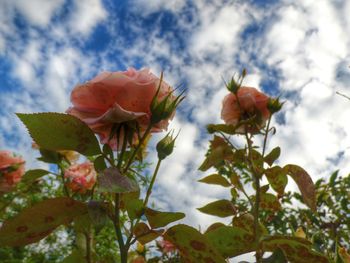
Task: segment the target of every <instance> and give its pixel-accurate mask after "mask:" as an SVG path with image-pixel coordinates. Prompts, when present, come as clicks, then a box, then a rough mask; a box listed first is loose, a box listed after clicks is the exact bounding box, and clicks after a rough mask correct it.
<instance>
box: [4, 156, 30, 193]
mask: <svg viewBox="0 0 350 263" xmlns="http://www.w3.org/2000/svg"><path fill="white" fill-rule="evenodd" d="M24 163H25V161H24V160H23V159H22V157H20V156H14V155H13V154H12V153H11V152H9V151H0V192H9V191H11V189H12V188H13V187H14V186H15V185H16V184H17V183H19V182H20V181H21V178H22V176H23V174H24V172H25V168H24Z"/></svg>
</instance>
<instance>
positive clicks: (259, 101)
mask: <svg viewBox="0 0 350 263" xmlns="http://www.w3.org/2000/svg"><path fill="white" fill-rule="evenodd" d="M268 100H269V97H268V96H266V95H265V94H264V93H262V92H260V91H258V90H257V89H255V88H252V87H241V88H240V89H239V90H238V92H237V94H234V93H230V94H228V95H226V96H225V98H224V100H223V102H222V110H221V119H222V120H223V121H224V122H225V123H226V124H231V125H234V126H235V125H237V124H238V123H239V122H240V121H242V120H246V119H248V118H251V117H253V116H259V117H260V120H259V122H260V123H259V124H258V125H257V126H256V127H249V128H248V129H249V131H250V132H258V131H259V129H260V128H262V127H263V126H264V125H265V123H266V121H267V119H268V118H269V116H270V112H269V110H268V108H267V105H268ZM244 129H245V128H244V126H243V125H242V126H239V127H238V128H237V129H236V132H237V133H244Z"/></svg>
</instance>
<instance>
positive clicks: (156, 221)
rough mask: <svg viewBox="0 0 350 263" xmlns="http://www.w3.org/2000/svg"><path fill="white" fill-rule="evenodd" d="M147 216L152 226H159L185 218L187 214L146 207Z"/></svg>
mask: <svg viewBox="0 0 350 263" xmlns="http://www.w3.org/2000/svg"><path fill="white" fill-rule="evenodd" d="M145 216H146V217H147V220H148V223H149V225H150V226H151V227H152V228H159V227H164V226H166V225H168V224H170V223H172V222H175V221H177V220H180V219H182V218H184V217H185V214H184V213H180V212H160V211H156V210H153V209H151V208H146V210H145Z"/></svg>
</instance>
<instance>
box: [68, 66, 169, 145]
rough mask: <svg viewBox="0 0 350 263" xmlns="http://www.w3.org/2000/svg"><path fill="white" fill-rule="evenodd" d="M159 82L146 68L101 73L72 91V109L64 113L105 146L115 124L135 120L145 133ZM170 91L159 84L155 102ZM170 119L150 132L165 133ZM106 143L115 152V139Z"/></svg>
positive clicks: (165, 86)
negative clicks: (93, 133) (82, 124)
mask: <svg viewBox="0 0 350 263" xmlns="http://www.w3.org/2000/svg"><path fill="white" fill-rule="evenodd" d="M159 83H160V80H159V78H157V77H156V76H155V75H153V74H152V73H151V72H150V71H149V69H142V70H139V71H137V70H135V69H134V68H129V69H128V70H127V71H124V72H121V71H119V72H103V73H101V74H99V75H98V76H96V77H95V78H94V79H92V80H90V81H88V82H87V83H85V84H79V85H77V86H76V87H75V88H74V89H73V91H72V94H71V102H72V104H73V107H71V108H69V109H68V110H67V113H69V114H71V115H74V116H76V117H78V118H79V119H81V120H82V121H84V122H85V123H86V124H88V125H89V127H90V128H91V129H92V130H93V131H94V132H95V133H97V134H98V135H99V136H100V140H101V143H103V144H105V143H107V142H108V140H109V136H110V133H111V130H112V127H113V125H114V124H120V123H123V122H127V121H131V120H136V121H137V122H138V123H139V126H140V129H141V131H144V130H146V128H147V127H148V125H149V124H150V119H151V111H150V105H151V102H152V99H153V97H154V96H155V94H156V92H157V88H158V86H159ZM172 92H173V89H172V88H171V87H170V86H169V85H168V84H167V83H166V82H164V81H162V84H161V87H160V90H159V94H158V101H160V100H162V99H163V98H165V97H166V96H168V95H169V94H171V93H172ZM171 96H172V95H171ZM172 116H173V115H172ZM172 116H170V118H168V119H165V120H162V121H160V122H159V123H157V124H155V125H154V126H153V127H152V129H151V132H159V131H162V130H166V129H167V127H168V124H169V119H171V118H172ZM121 132H123V131H121ZM122 136H123V134H121V137H122ZM120 141H122V138H120ZM109 144H110V145H111V146H112V147H113V148H114V149H116V147H117V146H116V138H115V137H114V138H113V140H112V141H110V142H109Z"/></svg>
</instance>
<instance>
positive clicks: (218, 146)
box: [198, 136, 233, 172]
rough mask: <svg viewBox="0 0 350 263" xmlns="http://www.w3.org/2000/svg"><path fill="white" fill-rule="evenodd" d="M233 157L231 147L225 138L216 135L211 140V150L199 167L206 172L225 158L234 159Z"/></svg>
mask: <svg viewBox="0 0 350 263" xmlns="http://www.w3.org/2000/svg"><path fill="white" fill-rule="evenodd" d="M232 158H233V154H232V149H231V147H230V146H229V145H228V144H227V143H226V141H225V140H224V139H223V138H221V137H219V136H214V139H213V140H212V141H210V150H209V152H208V154H207V157H206V158H205V160H204V162H203V163H202V164H201V166H200V167H199V168H198V169H199V170H200V171H203V172H205V171H206V170H208V169H209V168H211V167H213V166H215V165H218V164H219V163H221V162H223V161H224V160H232Z"/></svg>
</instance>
